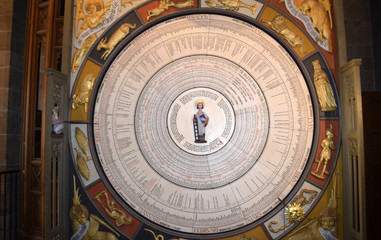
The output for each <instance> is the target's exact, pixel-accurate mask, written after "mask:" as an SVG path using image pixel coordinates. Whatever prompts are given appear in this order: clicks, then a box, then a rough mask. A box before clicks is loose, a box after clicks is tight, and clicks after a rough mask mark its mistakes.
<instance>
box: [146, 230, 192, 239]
mask: <svg viewBox="0 0 381 240" xmlns="http://www.w3.org/2000/svg"><path fill="white" fill-rule="evenodd" d="M144 231H147V232H150V233H152V235H153V237H154V239H155V240H165V238H164V236H163V235H161V234H157V235H156V234H155V233H154V232H153V231H152V230H150V229H147V228H144ZM169 240H187V239H185V238H171V239H169Z"/></svg>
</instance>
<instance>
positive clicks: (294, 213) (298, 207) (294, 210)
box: [269, 189, 318, 233]
mask: <svg viewBox="0 0 381 240" xmlns="http://www.w3.org/2000/svg"><path fill="white" fill-rule="evenodd" d="M304 194H309V195H310V196H309V198H307V197H306V196H304ZM317 194H318V192H317V191H314V190H308V189H302V191H300V193H299V195H297V196H296V197H295V198H294V200H292V201H291V203H290V205H289V207H288V208H286V212H285V215H286V216H287V219H288V222H287V223H286V224H285V225H284V226H282V227H280V228H278V229H274V228H273V225H274V224H277V223H278V222H276V221H271V222H270V223H269V229H270V231H271V232H274V233H277V232H279V231H281V230H283V229H285V228H287V227H289V226H291V224H293V223H295V222H298V221H301V220H302V218H303V217H304V212H303V207H302V206H303V205H306V204H310V203H311V202H312V200H313V199H315V198H316V196H317Z"/></svg>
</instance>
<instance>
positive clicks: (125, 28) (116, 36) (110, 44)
mask: <svg viewBox="0 0 381 240" xmlns="http://www.w3.org/2000/svg"><path fill="white" fill-rule="evenodd" d="M135 27H136V24H130V23H124V24H122V25H121V26H120V27H119V28H118V29H117V30H116V31H115V32H114V33H113V34H112V36H111V37H110V39H109V40H108V41H107V37H105V38H103V39H102V40H101V42H100V43H99V44H98V46H97V50H98V51H100V50H101V49H102V48H103V49H106V51H105V52H104V53H103V54H102V56H101V58H102V59H104V60H106V59H107V57H108V55H110V53H111V52H112V50H114V48H115V46H116V45H117V44H118V43H119V42H120V41H122V39H123V38H125V37H126V36H127V34H129V33H130V29H134V28H135ZM106 41H107V42H106Z"/></svg>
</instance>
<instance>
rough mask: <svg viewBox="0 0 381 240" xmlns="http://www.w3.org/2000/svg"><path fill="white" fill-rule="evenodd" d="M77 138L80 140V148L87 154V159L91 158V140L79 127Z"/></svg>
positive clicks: (76, 129) (76, 133)
mask: <svg viewBox="0 0 381 240" xmlns="http://www.w3.org/2000/svg"><path fill="white" fill-rule="evenodd" d="M75 139H76V140H77V142H78V145H79V148H80V149H81V150H82V152H83V153H84V154H85V155H86V158H87V161H89V160H91V156H90V150H89V141H88V140H87V137H86V135H85V133H84V132H82V130H81V129H80V128H79V127H76V128H75Z"/></svg>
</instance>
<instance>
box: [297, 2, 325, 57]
mask: <svg viewBox="0 0 381 240" xmlns="http://www.w3.org/2000/svg"><path fill="white" fill-rule="evenodd" d="M299 10H300V11H301V12H302V13H303V14H305V15H307V16H309V17H310V19H311V21H312V25H313V26H314V27H315V28H316V29H317V30H318V32H319V34H320V37H319V38H318V39H316V41H318V42H321V41H323V39H326V40H327V42H328V48H329V51H331V52H332V39H331V30H332V13H331V3H330V2H329V0H304V1H303V2H301V4H300V6H299Z"/></svg>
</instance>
